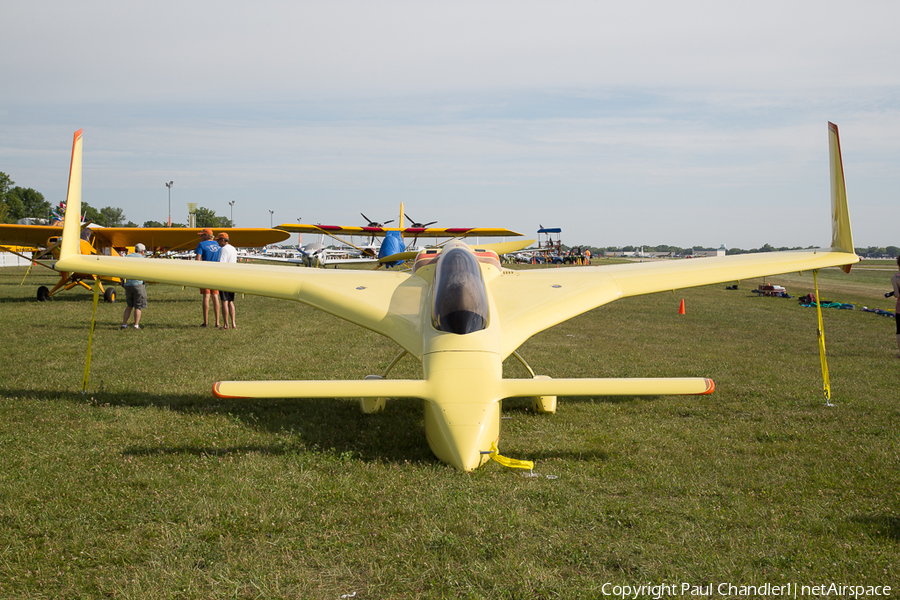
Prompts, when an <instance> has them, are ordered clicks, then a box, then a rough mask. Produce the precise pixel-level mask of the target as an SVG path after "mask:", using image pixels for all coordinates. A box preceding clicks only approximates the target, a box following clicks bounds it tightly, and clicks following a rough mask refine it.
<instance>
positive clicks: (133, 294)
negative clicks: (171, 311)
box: [122, 243, 147, 329]
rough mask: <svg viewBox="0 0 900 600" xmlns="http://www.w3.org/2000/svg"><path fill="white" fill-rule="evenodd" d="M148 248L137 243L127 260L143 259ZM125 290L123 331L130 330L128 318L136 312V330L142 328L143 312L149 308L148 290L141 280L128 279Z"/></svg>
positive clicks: (124, 283)
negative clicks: (132, 312)
mask: <svg viewBox="0 0 900 600" xmlns="http://www.w3.org/2000/svg"><path fill="white" fill-rule="evenodd" d="M146 249H147V248H146V247H145V246H144V245H143V244H141V243H137V244H135V245H134V252H132V253H131V254H129V255H128V256H126V257H125V258H143V256H144V251H145V250H146ZM122 287H124V288H125V314H124V315H123V316H122V329H128V317H130V316H131V311H132V310H134V328H135V329H140V328H141V311H142V310H143V309H145V308H147V288H146V286H145V285H144V282H143V281H142V280H141V279H126V280H125V281H123V282H122Z"/></svg>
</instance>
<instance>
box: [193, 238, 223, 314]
mask: <svg viewBox="0 0 900 600" xmlns="http://www.w3.org/2000/svg"><path fill="white" fill-rule="evenodd" d="M194 254H196V255H197V256H196V259H197V260H206V261H211V262H218V261H219V244H218V243H216V242H215V241H214V240H213V232H212V229H210V228H209V227H207V228H205V229H204V230H203V231H201V232H200V243H199V244H197V249H196V250H194ZM200 293H201V294H202V295H203V324H202V325H200V327H206V326H207V325H208V323H209V297H210V296H212V298H213V306H214V308H215V311H216V329H218V328H219V291H218V290H205V289H202V288H201V289H200Z"/></svg>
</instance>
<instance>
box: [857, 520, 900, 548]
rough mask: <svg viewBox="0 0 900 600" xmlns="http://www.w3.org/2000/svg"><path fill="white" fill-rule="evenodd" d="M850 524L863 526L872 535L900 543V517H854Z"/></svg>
mask: <svg viewBox="0 0 900 600" xmlns="http://www.w3.org/2000/svg"><path fill="white" fill-rule="evenodd" d="M849 520H850V522H852V523H859V524H860V525H864V526H865V527H866V528H867V529H870V530H873V532H874V534H875V535H877V536H879V537H883V538H887V539H889V540H894V541H900V517H897V516H893V515H885V514H881V515H856V516H854V517H850V519H849Z"/></svg>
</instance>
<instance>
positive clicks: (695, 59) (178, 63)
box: [0, 1, 900, 246]
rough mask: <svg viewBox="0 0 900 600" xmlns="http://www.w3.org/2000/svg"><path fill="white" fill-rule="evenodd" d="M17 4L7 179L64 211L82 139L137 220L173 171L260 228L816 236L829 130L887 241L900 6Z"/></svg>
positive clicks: (189, 192)
mask: <svg viewBox="0 0 900 600" xmlns="http://www.w3.org/2000/svg"><path fill="white" fill-rule="evenodd" d="M10 4H11V5H10V6H5V8H4V11H5V13H7V12H8V13H9V22H10V23H13V24H14V26H13V27H11V28H9V32H8V35H7V36H5V37H4V38H3V39H2V40H0V52H2V53H3V55H4V56H5V57H7V56H8V57H11V60H5V61H4V63H3V64H2V65H0V74H2V75H3V80H4V81H5V82H7V85H5V86H4V87H3V88H2V89H0V161H2V163H0V164H2V165H3V166H0V170H3V171H4V172H9V173H10V174H11V175H13V178H14V179H15V180H16V181H17V183H19V184H20V185H26V186H27V187H35V188H37V189H39V190H41V191H43V192H44V193H45V194H46V195H48V196H50V195H52V194H59V193H62V194H64V193H65V192H64V181H65V172H64V171H65V167H66V166H67V165H68V160H67V157H66V155H67V153H68V148H67V145H68V144H67V142H66V140H67V139H68V138H69V137H70V136H71V132H72V131H74V130H75V129H78V128H80V127H84V128H85V150H86V155H85V169H86V175H85V186H86V191H85V198H86V199H87V200H88V202H91V203H92V204H94V205H100V206H103V205H106V204H113V205H117V206H122V207H123V208H124V209H125V212H126V214H127V215H128V217H129V218H130V219H132V220H135V221H143V220H147V219H151V218H153V219H156V220H162V219H160V215H159V207H160V206H163V205H164V204H165V193H166V190H165V188H164V187H163V186H162V183H163V182H164V181H169V180H175V181H176V187H175V189H174V191H173V204H174V203H175V201H176V198H178V202H180V203H183V202H187V201H193V202H198V203H199V204H201V205H202V206H208V207H211V208H213V209H214V210H217V211H218V212H219V213H220V214H223V213H224V211H225V208H226V207H227V202H228V201H230V200H235V201H236V202H238V204H236V206H235V218H236V219H237V220H238V223H239V224H244V225H263V224H268V216H269V215H268V210H270V209H274V210H276V220H278V215H279V214H282V213H283V214H285V215H291V218H290V219H285V220H291V221H293V220H295V219H296V216H300V215H302V216H303V217H304V218H308V219H309V220H311V221H322V222H337V221H340V220H342V219H343V220H346V219H355V218H356V217H355V215H356V214H357V213H358V212H359V210H360V209H363V210H366V211H369V210H371V211H372V212H378V211H383V212H386V214H390V215H393V214H394V213H395V212H397V208H398V205H399V201H400V200H403V201H405V202H406V203H407V208H408V211H409V212H410V213H411V214H414V215H417V218H421V219H427V220H432V219H434V218H440V219H441V220H442V224H444V225H447V226H458V225H472V224H476V225H506V226H510V227H511V228H513V229H515V228H519V229H520V230H524V231H526V232H527V231H531V230H533V229H534V228H535V225H536V221H537V220H541V221H542V222H544V224H549V223H548V222H550V221H553V219H554V218H557V219H558V220H557V224H559V225H560V226H562V227H563V228H564V238H565V240H566V241H571V242H572V243H596V244H602V245H610V244H628V243H671V244H676V245H688V244H693V243H701V244H708V245H713V244H715V245H718V243H722V242H725V243H727V244H729V245H738V246H756V245H761V244H762V243H765V242H770V243H773V244H775V245H809V244H818V243H825V242H827V239H824V240H823V238H825V237H826V235H825V234H827V228H828V215H827V209H825V208H824V207H825V206H827V198H828V195H827V193H828V192H827V163H826V152H827V144H826V142H825V139H826V138H825V122H826V121H827V120H833V121H835V122H838V123H839V125H841V128H842V133H843V134H844V136H843V140H844V150H845V165H846V168H847V179H848V185H849V186H850V187H851V190H850V192H851V203H852V204H851V212H853V217H854V219H853V220H854V229H855V233H856V234H857V235H856V237H857V241H858V242H859V243H865V242H866V238H868V237H871V238H872V239H871V242H870V243H872V244H876V243H880V244H885V243H892V241H891V240H889V239H886V238H888V237H889V236H890V235H892V232H891V231H890V230H889V229H888V228H887V226H886V225H885V224H884V223H883V219H871V222H870V219H869V218H868V216H867V214H868V213H870V212H871V211H872V210H875V211H877V210H881V209H882V208H886V206H887V205H888V203H889V200H891V199H892V198H893V197H894V196H893V193H894V192H893V190H894V189H896V187H897V183H898V181H897V178H898V176H897V175H895V173H897V172H898V171H897V169H896V163H897V159H898V157H900V148H898V142H897V140H898V139H900V137H898V135H897V134H898V133H900V119H898V114H900V111H898V95H897V94H898V91H900V70H897V69H896V68H895V67H894V65H893V62H894V61H895V57H896V56H898V55H900V52H898V50H900V48H898V45H900V41H898V40H897V36H896V35H894V34H893V32H892V31H890V28H891V26H892V24H893V23H896V22H898V19H897V17H900V14H898V13H900V8H898V7H897V6H896V5H895V4H893V3H877V2H876V3H866V4H865V5H862V6H850V5H847V4H846V3H836V2H835V3H823V2H816V3H774V2H772V3H753V4H752V5H747V6H740V7H735V6H730V5H728V4H727V3H714V2H709V3H707V2H695V3H655V2H644V3H619V4H620V5H613V6H608V5H605V4H604V3H597V2H567V3H563V4H562V5H559V4H555V5H554V4H551V3H540V2H489V3H486V2H469V3H467V2H453V3H449V2H447V3H443V2H441V3H438V2H435V3H420V2H378V3H368V2H333V3H296V2H290V3H288V2H285V3H280V2H264V3H262V4H254V5H253V6H250V5H246V4H245V3H237V2H218V3H184V2H181V3H175V2H160V3H153V4H152V5H150V4H148V5H141V6H126V5H122V4H121V3H106V2H90V1H87V2H82V3H78V4H77V5H73V4H71V3H61V2H59V3H52V6H53V10H47V5H46V4H44V5H35V4H33V3H24V2H16V1H14V2H12V3H10ZM61 170H62V171H63V172H60V171H61ZM855 177H860V178H862V177H864V178H865V184H863V185H860V184H857V183H856V180H855ZM60 182H62V185H61V184H60ZM854 185H860V187H861V189H862V190H864V193H865V196H864V197H861V198H857V197H855V196H854V195H853V186H854ZM88 186H89V187H90V189H88ZM157 188H158V189H157ZM60 189H61V190H62V191H61V192H60ZM91 195H93V198H92V197H91ZM263 204H265V206H263ZM857 204H859V205H860V206H861V207H863V206H864V207H867V208H860V209H856V206H857ZM373 205H374V206H373ZM754 205H756V206H759V207H760V209H759V210H756V211H754V210H747V209H746V208H745V207H746V206H754ZM672 206H677V207H678V208H677V210H673V209H672V208H671V207H672ZM786 206H789V207H793V208H790V209H789V208H783V207H786ZM243 207H246V208H244V210H245V211H246V212H242V211H241V208H243ZM251 207H252V208H251ZM370 207H371V208H370ZM413 207H416V208H413ZM419 207H421V208H419ZM298 208H299V209H300V210H297V209H298ZM766 209H771V210H768V211H767V210H766ZM251 211H255V212H251ZM810 211H819V212H821V213H822V215H821V218H819V217H818V216H817V217H815V218H813V219H810V218H809V217H808V214H809V212H810ZM257 213H258V214H257ZM297 213H299V214H297ZM548 213H549V214H548ZM554 213H558V214H554ZM367 214H368V212H367ZM420 214H421V215H422V216H421V217H419V216H418V215H420ZM815 214H817V213H815ZM239 215H244V216H243V217H239ZM294 215H296V216H294ZM734 215H738V216H740V217H741V222H740V223H739V224H740V226H738V224H737V223H736V222H735V220H734V219H731V218H730V216H734ZM767 215H768V216H767ZM782 216H783V217H784V218H785V219H793V218H798V220H797V221H794V222H792V224H791V225H790V226H782V225H779V224H777V223H773V220H777V219H780V218H781V217H782ZM658 217H661V220H663V224H662V225H659V224H655V223H653V222H652V221H654V220H655V219H657V218H658ZM772 217H777V218H776V219H773V218H772ZM179 218H180V217H179ZM473 219H477V222H475V221H473ZM612 219H615V220H616V221H617V222H618V223H617V224H613V223H612ZM352 222H355V221H352ZM798 223H799V224H798ZM759 231H767V232H768V231H772V232H773V235H779V236H781V239H776V238H775V237H767V238H765V239H760V238H759V233H758V232H759ZM711 232H714V233H711ZM656 236H663V237H656ZM795 239H796V241H794V240H795ZM866 245H868V244H866Z"/></svg>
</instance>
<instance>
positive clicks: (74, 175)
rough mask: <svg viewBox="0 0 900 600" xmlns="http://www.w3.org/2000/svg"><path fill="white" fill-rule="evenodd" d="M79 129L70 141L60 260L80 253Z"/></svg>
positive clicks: (80, 143) (80, 141) (80, 140)
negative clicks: (70, 151) (70, 148)
mask: <svg viewBox="0 0 900 600" xmlns="http://www.w3.org/2000/svg"><path fill="white" fill-rule="evenodd" d="M82 131H83V130H82V129H79V130H78V131H76V132H75V138H74V140H73V141H72V162H71V164H70V165H69V192H68V194H67V195H66V213H65V217H63V219H64V220H63V234H62V242H61V244H60V248H59V258H60V260H62V259H65V258H68V257H69V256H74V255H76V254H80V249H81V248H80V246H81V148H82V137H81V132H82Z"/></svg>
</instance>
